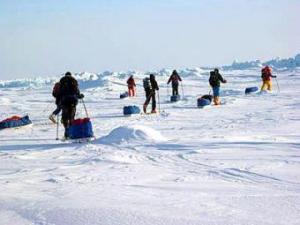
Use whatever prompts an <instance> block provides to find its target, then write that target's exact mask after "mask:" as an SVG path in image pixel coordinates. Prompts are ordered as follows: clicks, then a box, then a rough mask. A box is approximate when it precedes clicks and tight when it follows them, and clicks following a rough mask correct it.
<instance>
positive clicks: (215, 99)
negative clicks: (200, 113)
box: [214, 96, 221, 105]
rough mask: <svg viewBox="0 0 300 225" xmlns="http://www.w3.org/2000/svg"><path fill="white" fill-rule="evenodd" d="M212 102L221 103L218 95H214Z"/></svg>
mask: <svg viewBox="0 0 300 225" xmlns="http://www.w3.org/2000/svg"><path fill="white" fill-rule="evenodd" d="M214 103H215V105H220V104H221V103H220V97H219V96H215V97H214Z"/></svg>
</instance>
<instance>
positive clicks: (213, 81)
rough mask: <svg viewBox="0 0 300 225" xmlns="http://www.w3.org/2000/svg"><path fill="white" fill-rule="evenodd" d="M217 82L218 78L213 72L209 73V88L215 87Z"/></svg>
mask: <svg viewBox="0 0 300 225" xmlns="http://www.w3.org/2000/svg"><path fill="white" fill-rule="evenodd" d="M218 82H219V76H218V74H217V73H216V72H215V71H210V77H209V84H210V85H211V86H213V87H214V86H217V84H218Z"/></svg>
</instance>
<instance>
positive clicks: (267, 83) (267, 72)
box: [261, 66, 276, 91]
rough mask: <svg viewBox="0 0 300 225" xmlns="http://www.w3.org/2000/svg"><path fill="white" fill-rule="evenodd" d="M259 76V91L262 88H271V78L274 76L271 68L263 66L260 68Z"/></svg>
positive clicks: (262, 89)
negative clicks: (260, 83) (260, 79)
mask: <svg viewBox="0 0 300 225" xmlns="http://www.w3.org/2000/svg"><path fill="white" fill-rule="evenodd" d="M261 78H262V81H263V84H262V86H261V91H264V90H266V89H267V90H269V91H271V90H272V78H276V76H273V75H272V69H271V68H270V67H269V66H265V67H264V68H263V69H262V70H261Z"/></svg>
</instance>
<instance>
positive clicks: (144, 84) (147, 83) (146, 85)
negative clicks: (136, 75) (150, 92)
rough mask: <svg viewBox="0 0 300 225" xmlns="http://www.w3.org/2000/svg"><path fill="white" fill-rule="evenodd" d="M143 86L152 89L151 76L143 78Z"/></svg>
mask: <svg viewBox="0 0 300 225" xmlns="http://www.w3.org/2000/svg"><path fill="white" fill-rule="evenodd" d="M143 86H144V89H145V90H146V89H151V84H150V78H149V77H146V78H144V79H143Z"/></svg>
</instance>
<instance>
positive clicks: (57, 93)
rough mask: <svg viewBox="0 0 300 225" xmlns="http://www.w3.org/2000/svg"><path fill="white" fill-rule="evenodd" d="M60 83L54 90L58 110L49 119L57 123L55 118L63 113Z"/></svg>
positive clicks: (56, 84) (55, 85) (53, 94)
mask: <svg viewBox="0 0 300 225" xmlns="http://www.w3.org/2000/svg"><path fill="white" fill-rule="evenodd" d="M59 92H60V83H59V82H57V83H55V84H54V87H53V90H52V96H53V97H54V98H55V104H56V109H55V110H54V111H53V112H52V114H51V115H50V116H49V119H50V120H51V121H52V122H53V123H56V122H57V121H56V120H55V117H56V116H57V115H58V114H59V113H60V111H61V104H60V94H59Z"/></svg>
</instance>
